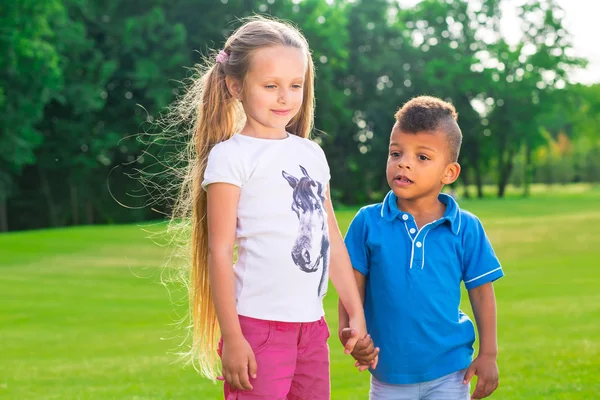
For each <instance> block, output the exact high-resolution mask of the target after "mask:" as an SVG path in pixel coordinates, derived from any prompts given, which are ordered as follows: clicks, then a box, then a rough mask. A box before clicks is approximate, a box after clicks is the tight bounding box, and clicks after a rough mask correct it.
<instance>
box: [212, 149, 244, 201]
mask: <svg viewBox="0 0 600 400" xmlns="http://www.w3.org/2000/svg"><path fill="white" fill-rule="evenodd" d="M245 181H246V179H245V173H244V165H243V163H242V159H241V157H238V156H236V155H235V154H231V150H230V149H228V148H227V146H224V145H223V144H221V143H220V144H217V145H216V146H215V147H213V148H212V150H211V151H210V153H208V161H207V164H206V170H205V171H204V180H203V181H202V188H203V189H204V190H206V188H207V187H208V185H210V184H211V183H229V184H232V185H235V186H238V187H241V186H242V185H243V184H244V182H245Z"/></svg>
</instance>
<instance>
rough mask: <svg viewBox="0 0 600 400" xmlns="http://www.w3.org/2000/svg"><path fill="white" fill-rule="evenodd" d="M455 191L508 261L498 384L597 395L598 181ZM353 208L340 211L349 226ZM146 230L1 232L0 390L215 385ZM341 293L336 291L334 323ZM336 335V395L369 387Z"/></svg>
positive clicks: (124, 390) (560, 394)
mask: <svg viewBox="0 0 600 400" xmlns="http://www.w3.org/2000/svg"><path fill="white" fill-rule="evenodd" d="M461 205H462V206H463V207H464V208H466V209H469V210H471V211H473V212H475V213H476V214H477V215H478V216H479V217H480V218H481V219H482V221H483V223H484V225H485V226H486V229H487V231H488V234H489V236H490V238H491V240H492V242H493V244H494V246H495V249H496V251H497V253H498V256H499V257H500V259H501V261H502V263H503V265H504V269H505V273H506V277H505V278H503V279H502V280H500V281H498V283H497V284H496V286H495V288H496V294H497V299H498V324H499V328H498V330H499V343H500V354H499V357H498V363H499V367H500V374H501V375H500V376H501V378H500V387H499V389H498V390H497V392H496V393H495V394H494V395H493V396H492V398H497V399H593V398H597V397H598V393H600V379H599V377H600V325H599V324H600V289H599V288H600V261H599V260H600V190H599V189H598V188H590V187H586V186H569V187H563V188H560V187H556V188H554V189H553V190H550V191H548V190H536V191H535V192H534V197H533V198H531V199H521V198H519V197H518V196H514V197H511V198H510V199H507V200H498V199H491V198H490V199H484V200H469V201H461ZM354 211H355V210H343V211H340V212H338V219H339V223H340V225H341V226H342V229H343V230H345V229H346V227H347V225H348V223H349V222H350V220H351V218H352V216H353V215H354ZM147 237H148V234H147V232H145V231H144V230H143V229H141V228H140V227H137V226H100V227H80V228H72V229H55V230H43V231H35V232H19V233H11V234H4V235H0V273H1V275H0V276H1V278H0V296H1V303H0V305H1V307H0V398H2V399H201V400H205V399H219V398H222V397H221V395H220V394H221V389H220V386H219V385H218V384H216V385H214V384H212V383H210V382H208V381H206V380H204V379H202V378H200V377H199V376H198V375H197V374H196V372H195V371H194V370H193V369H192V368H190V367H183V366H182V365H181V364H180V363H178V362H177V357H176V356H175V355H174V354H173V353H174V352H175V351H177V345H178V343H179V342H180V341H181V340H182V332H181V330H179V329H177V328H176V327H175V326H174V323H175V322H176V321H177V320H178V318H179V317H180V316H181V313H182V312H183V310H184V309H185V307H183V306H182V305H181V304H179V305H175V306H174V305H173V304H172V302H171V299H170V298H169V293H168V292H167V290H166V289H165V287H163V286H161V284H160V281H161V279H160V271H161V269H160V265H161V264H162V263H163V261H164V258H165V255H166V254H167V253H166V250H165V249H164V248H161V247H159V246H156V245H155V244H153V242H152V241H151V240H149V239H148V238H147ZM172 295H173V296H174V299H181V298H182V297H181V295H182V293H181V291H179V292H177V291H176V292H174V293H172ZM465 300H466V298H465V297H463V303H464V309H465V311H466V312H469V313H470V308H469V306H468V303H467V302H466V301H465ZM336 301H337V298H336V296H335V294H334V293H333V291H332V292H331V293H330V294H329V295H328V297H327V299H326V312H327V317H328V319H329V322H330V327H331V330H332V332H335V331H336V325H337V324H336V313H335V304H336ZM330 346H331V361H332V391H333V399H340V400H349V399H366V398H367V394H366V393H367V390H368V374H367V373H362V374H359V373H358V372H355V370H354V369H353V367H352V362H351V360H350V359H349V357H348V356H345V355H344V354H343V353H342V351H341V346H340V345H339V343H338V342H337V339H336V338H335V334H334V335H333V337H332V338H331V342H330Z"/></svg>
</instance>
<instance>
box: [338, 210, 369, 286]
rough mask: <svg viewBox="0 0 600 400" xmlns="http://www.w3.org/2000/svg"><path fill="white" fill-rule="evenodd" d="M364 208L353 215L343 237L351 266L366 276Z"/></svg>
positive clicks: (367, 256) (366, 256)
mask: <svg viewBox="0 0 600 400" xmlns="http://www.w3.org/2000/svg"><path fill="white" fill-rule="evenodd" d="M366 226H367V225H366V220H365V212H364V210H360V211H359V212H358V213H357V214H356V215H355V216H354V219H353V220H352V222H351V223H350V227H348V232H347V233H346V237H345V239H344V243H345V244H346V248H347V249H348V254H349V255H350V261H351V263H352V267H353V268H354V269H355V270H357V271H358V272H360V273H361V274H363V275H365V276H367V275H368V274H369V250H368V247H367V229H366Z"/></svg>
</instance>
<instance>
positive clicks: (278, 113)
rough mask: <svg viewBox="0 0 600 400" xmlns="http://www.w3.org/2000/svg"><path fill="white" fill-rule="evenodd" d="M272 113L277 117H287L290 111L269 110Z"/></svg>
mask: <svg viewBox="0 0 600 400" xmlns="http://www.w3.org/2000/svg"><path fill="white" fill-rule="evenodd" d="M271 111H273V113H275V114H277V115H288V114H289V113H290V110H271Z"/></svg>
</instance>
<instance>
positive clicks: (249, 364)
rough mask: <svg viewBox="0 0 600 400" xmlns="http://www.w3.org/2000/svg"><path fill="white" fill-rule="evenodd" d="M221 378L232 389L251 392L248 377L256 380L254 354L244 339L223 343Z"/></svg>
mask: <svg viewBox="0 0 600 400" xmlns="http://www.w3.org/2000/svg"><path fill="white" fill-rule="evenodd" d="M221 357H222V364H223V378H224V379H225V381H227V383H228V384H229V386H231V388H232V389H239V390H251V389H252V384H251V383H250V377H252V378H253V379H256V372H257V369H258V368H257V365H256V358H255V357H254V352H253V351H252V348H251V347H250V344H249V343H248V341H246V339H244V337H242V336H240V337H239V338H236V339H232V340H224V341H223V354H222V356H221Z"/></svg>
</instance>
